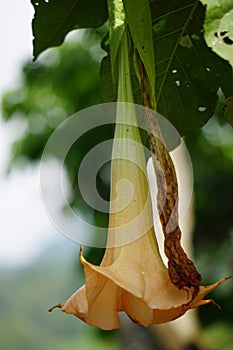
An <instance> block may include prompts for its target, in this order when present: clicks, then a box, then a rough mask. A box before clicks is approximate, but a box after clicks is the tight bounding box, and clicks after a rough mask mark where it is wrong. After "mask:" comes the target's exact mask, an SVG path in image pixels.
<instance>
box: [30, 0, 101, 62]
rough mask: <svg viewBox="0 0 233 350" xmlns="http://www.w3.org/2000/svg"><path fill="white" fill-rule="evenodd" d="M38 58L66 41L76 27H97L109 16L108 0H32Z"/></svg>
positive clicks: (35, 56)
mask: <svg viewBox="0 0 233 350" xmlns="http://www.w3.org/2000/svg"><path fill="white" fill-rule="evenodd" d="M31 2H32V5H33V6H34V9H35V15H34V19H33V21H32V29H33V35H34V40H33V56H34V60H35V59H36V58H37V57H38V55H39V54H40V53H41V52H42V51H44V50H46V49H47V48H50V47H53V46H58V45H60V44H62V42H63V41H64V39H65V36H66V34H68V33H69V32H70V31H71V30H73V29H78V28H95V27H99V26H100V25H102V24H103V23H104V22H105V21H106V20H107V17H108V11H107V1H106V0H66V1H64V0H31Z"/></svg>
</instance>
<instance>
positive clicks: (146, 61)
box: [124, 0, 155, 100]
mask: <svg viewBox="0 0 233 350" xmlns="http://www.w3.org/2000/svg"><path fill="white" fill-rule="evenodd" d="M124 7H125V12H126V17H127V24H128V26H129V30H130V34H131V36H132V41H133V45H134V47H135V49H136V50H137V52H138V54H139V56H140V59H141V61H142V62H143V65H144V67H145V71H146V74H147V77H148V80H149V83H150V90H151V91H154V86H155V63H154V47H153V37H152V23H151V13H150V6H149V1H148V0H134V1H130V0H124ZM153 99H154V97H153V96H152V100H153Z"/></svg>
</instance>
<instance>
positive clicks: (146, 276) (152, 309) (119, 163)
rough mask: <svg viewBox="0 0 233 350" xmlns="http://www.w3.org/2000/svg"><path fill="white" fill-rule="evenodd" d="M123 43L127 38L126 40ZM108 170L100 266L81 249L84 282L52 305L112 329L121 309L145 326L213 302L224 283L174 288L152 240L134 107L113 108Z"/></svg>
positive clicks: (124, 62) (124, 61)
mask: <svg viewBox="0 0 233 350" xmlns="http://www.w3.org/2000/svg"><path fill="white" fill-rule="evenodd" d="M124 40H126V37H125V39H124ZM124 52H125V50H122V51H121V57H120V62H121V66H120V68H121V69H120V68H119V76H120V77H119V82H120V83H119V86H118V97H119V99H118V100H120V101H124V96H122V89H123V90H127V91H129V94H128V96H127V101H131V100H132V99H131V90H130V89H129V88H127V86H124V83H123V82H125V81H126V78H125V77H126V76H127V75H129V63H128V58H127V57H128V56H127V53H126V54H125V56H124ZM116 114H117V115H116V129H115V136H114V143H113V156H112V158H113V160H112V169H111V196H110V216H109V231H108V243H107V248H106V251H105V255H104V257H103V260H102V262H101V264H100V266H96V265H93V264H91V263H89V262H87V261H86V260H85V258H84V257H83V255H82V250H80V261H81V263H82V265H83V268H84V273H85V280H86V283H85V285H84V286H82V287H81V288H80V289H78V290H77V291H76V292H75V293H74V294H73V295H72V296H71V297H70V298H69V299H68V300H67V301H66V302H63V303H61V304H59V305H57V306H56V307H60V308H61V309H62V311H64V312H66V313H68V314H73V315H75V316H77V317H78V318H80V319H81V320H83V321H84V322H86V323H87V324H89V325H92V326H95V327H98V328H101V329H105V330H111V329H115V328H119V327H120V321H119V315H118V312H120V311H124V312H125V313H126V314H127V315H128V316H129V317H130V318H131V319H132V320H133V321H134V322H135V323H137V324H139V325H142V326H144V327H148V326H151V325H153V324H159V323H164V322H168V321H171V320H174V319H176V318H178V317H180V316H182V315H183V314H184V313H185V312H186V311H187V310H189V309H192V308H197V307H199V306H201V305H205V304H208V303H211V302H213V300H211V299H208V300H204V299H203V298H204V297H205V296H206V295H207V294H208V293H209V292H211V291H212V290H214V289H215V288H216V287H218V286H219V285H220V284H222V283H223V282H224V281H225V280H226V278H225V279H222V280H220V281H218V282H216V283H215V284H212V285H210V286H200V287H199V289H198V292H197V293H194V287H191V288H186V289H185V290H184V289H178V288H177V287H176V286H175V285H174V284H173V283H172V282H171V280H170V277H169V273H168V269H167V267H166V266H165V265H164V263H163V261H162V259H161V256H160V253H159V249H158V244H157V241H156V236H155V231H154V227H153V216H152V208H151V201H150V193H149V188H148V180H147V175H146V162H145V156H144V150H143V146H142V143H141V139H140V134H139V131H138V128H137V121H136V116H135V112H134V105H133V104H130V103H124V102H120V103H118V104H117V113H116Z"/></svg>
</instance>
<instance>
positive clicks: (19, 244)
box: [0, 0, 67, 266]
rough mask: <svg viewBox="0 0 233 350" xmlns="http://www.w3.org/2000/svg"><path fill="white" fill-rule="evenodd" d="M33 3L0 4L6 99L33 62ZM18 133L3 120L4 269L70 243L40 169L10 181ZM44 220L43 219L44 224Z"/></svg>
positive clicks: (0, 244) (0, 80) (1, 85)
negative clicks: (52, 213)
mask: <svg viewBox="0 0 233 350" xmlns="http://www.w3.org/2000/svg"><path fill="white" fill-rule="evenodd" d="M33 13H34V10H33V7H32V5H31V2H30V1H29V0H26V1H22V0H21V1H16V0H7V1H1V2H0V27H1V28H0V36H1V56H0V60H1V61H0V62H1V65H0V69H1V70H0V96H2V94H3V92H4V91H6V90H8V89H9V90H11V89H14V88H16V87H17V86H18V84H19V82H20V71H21V66H22V64H23V63H24V62H25V60H27V59H30V58H31V57H32V32H31V20H32V18H33ZM17 132H18V128H17V130H16V128H12V125H8V124H6V123H3V122H2V120H1V118H0V149H1V152H0V266H1V265H10V266H21V265H24V264H26V263H28V262H30V261H32V260H33V259H34V258H35V257H36V256H37V255H38V254H39V253H40V251H41V250H42V249H43V247H44V246H45V245H46V244H48V243H49V242H51V240H52V239H57V240H63V239H64V240H66V241H67V239H65V238H63V237H62V235H61V234H59V233H58V232H57V231H56V229H55V228H54V227H53V225H52V224H51V223H50V221H49V219H48V217H47V215H46V213H45V211H44V208H43V205H42V201H41V196H40V186H39V168H38V167H34V168H33V167H30V166H28V167H27V168H24V169H21V170H15V171H13V172H12V173H11V174H10V176H8V177H6V176H5V175H4V174H5V170H6V165H7V160H8V159H9V150H10V147H9V145H10V143H11V141H12V140H13V139H15V137H17ZM38 218H39V219H38Z"/></svg>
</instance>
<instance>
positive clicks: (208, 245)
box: [1, 31, 233, 350]
mask: <svg viewBox="0 0 233 350" xmlns="http://www.w3.org/2000/svg"><path fill="white" fill-rule="evenodd" d="M101 34H102V33H101ZM95 35H96V34H93V32H91V31H88V32H85V33H83V34H82V36H81V38H80V37H79V40H76V41H73V40H71V41H67V42H66V43H65V44H64V45H63V46H62V47H61V48H59V49H58V48H56V49H51V50H50V51H49V52H47V53H46V54H44V55H42V56H41V58H40V59H39V60H38V62H36V63H31V62H29V63H26V64H25V65H24V67H23V70H22V81H21V85H20V86H19V88H17V89H13V90H12V91H9V92H7V93H6V94H5V96H4V98H3V104H2V106H3V115H4V119H5V120H6V121H8V122H9V121H11V122H12V127H13V126H14V120H15V119H18V120H20V121H22V124H23V125H24V129H23V133H22V134H21V136H20V138H19V139H18V140H16V142H15V143H14V144H13V145H12V159H11V167H12V166H14V165H15V164H17V161H18V160H19V159H21V158H22V157H23V158H24V159H27V160H28V161H29V162H39V160H40V157H41V154H42V152H43V149H44V146H45V144H46V142H47V140H48V138H49V136H50V135H51V133H52V132H53V130H54V129H55V128H56V127H57V126H58V125H59V124H60V123H61V122H62V121H63V120H64V119H65V118H66V117H68V116H70V115H71V114H72V113H74V112H76V111H78V110H81V109H83V108H86V107H89V106H91V105H94V104H97V103H99V83H98V70H99V62H100V60H101V58H102V55H103V53H102V51H101V50H100V49H99V48H97V47H96V44H95V43H96V37H95ZM112 135H113V128H111V127H110V128H109V129H106V130H104V131H103V130H99V131H98V130H97V131H96V130H95V132H94V134H93V133H90V134H89V135H85V142H84V138H83V139H80V140H79V143H76V144H75V145H74V146H73V147H72V149H71V150H70V152H69V154H68V157H67V159H66V163H65V164H66V168H67V172H68V176H69V180H70V182H71V186H72V189H73V197H72V198H71V204H72V205H75V206H77V205H79V206H80V208H81V209H83V211H84V212H85V211H87V210H89V208H87V207H85V204H84V203H83V202H80V193H79V190H78V188H77V186H76V185H75V184H76V176H77V172H76V171H77V166H78V164H79V163H80V162H81V160H82V157H83V156H84V155H85V154H86V152H87V151H88V149H90V148H91V147H93V145H94V144H97V143H98V142H100V141H101V140H104V139H107V138H111V136H112ZM232 136H233V134H232V129H231V127H230V126H229V125H226V124H225V122H224V121H222V120H220V121H219V120H218V119H212V120H211V121H210V122H209V123H208V124H207V126H206V127H205V128H204V129H203V130H201V131H198V132H196V133H193V134H191V135H190V136H188V137H186V143H187V146H188V149H189V152H190V155H191V159H192V163H193V168H194V179H195V188H194V191H195V207H196V228H195V255H196V256H195V260H196V261H197V265H198V268H199V270H200V271H201V272H202V273H203V275H204V276H205V281H204V282H208V283H212V282H214V281H215V280H217V279H219V278H221V277H224V276H225V275H230V274H232V272H233V271H232V266H233V260H232V249H233V220H232V198H233V181H232V178H233V155H232V149H233V137H232ZM98 188H99V191H100V193H101V194H102V195H103V197H104V198H108V193H109V183H106V182H104V181H103V179H101V178H99V180H98ZM95 220H96V221H98V223H99V224H100V225H103V226H106V224H107V217H106V216H102V215H101V214H100V213H98V212H97V213H95ZM102 253H103V252H102V251H101V250H92V251H91V253H90V252H89V256H88V257H87V258H88V259H91V261H93V262H95V263H98V262H99V261H100V260H101V256H102ZM75 259H76V257H75ZM75 259H74V260H75ZM48 269H49V264H48V265H46V268H44V269H41V270H40V271H38V275H37V274H36V275H35V273H33V274H32V272H30V271H28V272H25V275H24V276H19V278H18V277H15V279H14V283H13V282H12V280H13V277H12V276H11V279H7V278H5V277H4V278H3V277H1V285H2V286H3V288H2V292H1V293H2V294H1V306H2V307H3V311H2V314H1V317H3V319H4V320H6V322H5V323H4V325H3V328H2V332H3V333H2V334H3V335H1V337H4V334H5V336H6V334H8V336H9V330H14V332H15V333H14V335H15V336H14V337H10V338H9V339H8V340H7V341H8V343H7V341H6V343H5V344H6V345H7V346H6V348H9V349H14V348H17V349H20V347H18V344H19V343H20V342H21V340H22V344H24V346H23V348H24V349H32V348H33V349H38V350H40V349H41V350H42V349H45V348H49V347H50V346H53V347H56V349H58V350H59V349H61V350H62V349H65V348H66V349H77V348H79V346H80V348H82V349H85V348H87V347H88V349H89V348H90V347H91V348H92V349H97V350H98V349H99V348H103V349H104V346H103V343H102V342H101V340H97V338H96V334H95V332H94V331H93V330H91V331H90V332H91V335H90V336H89V333H88V344H87V343H86V333H85V332H87V331H86V328H85V327H82V326H81V322H80V321H77V322H73V319H72V318H69V317H64V315H61V317H60V316H57V314H56V316H51V315H49V317H50V319H51V317H52V318H53V321H55V320H57V321H56V322H57V326H54V327H55V328H54V329H53V330H52V333H50V331H49V333H48V329H47V326H46V325H47V322H51V321H48V316H46V317H45V316H44V312H45V308H46V309H47V308H48V307H49V306H51V305H50V300H51V304H53V303H54V291H56V290H57V291H58V290H59V291H60V293H59V296H60V294H61V293H63V292H62V291H63V290H64V285H69V283H70V280H69V278H68V279H67V280H68V281H67V284H66V282H65V280H64V276H66V275H67V270H66V271H65V270H63V275H62V276H63V278H62V279H61V281H60V282H61V283H60V284H59V285H56V283H58V281H57V279H56V280H55V279H54V281H53V279H52V276H53V275H56V273H58V272H57V271H58V270H59V269H60V267H59V268H57V266H56V267H55V269H56V271H54V270H53V271H50V272H51V273H48ZM64 269H65V268H64ZM76 273H77V271H76ZM78 273H79V272H78ZM59 274H62V271H61V270H59ZM45 276H48V278H49V280H48V281H47V282H46V281H45ZM66 277H67V276H66ZM33 281H36V282H35V283H33ZM15 283H16V284H15ZM41 285H45V286H46V285H47V286H49V287H48V288H49V291H48V290H46V289H44V290H41V287H40V286H41ZM71 285H72V286H73V287H74V289H76V287H77V285H76V284H75V286H74V284H73V283H71ZM37 287H38V288H37ZM46 288H47V287H46ZM52 291H53V293H51V292H52ZM232 292H233V284H232V282H231V281H230V282H228V283H226V285H224V286H222V287H220V288H219V289H217V290H216V291H215V292H214V293H213V296H214V297H215V299H216V301H217V302H218V303H219V304H220V305H221V306H222V310H221V311H219V310H218V309H217V308H214V307H212V308H211V312H210V311H209V308H208V307H206V308H201V309H200V310H199V314H200V318H201V321H202V324H203V326H205V327H207V326H208V327H210V325H212V326H213V328H214V325H215V324H216V329H218V327H220V328H221V327H223V328H224V327H225V328H224V331H225V332H228V330H229V328H230V327H232V325H233V304H232V302H231V297H232ZM15 293H16V294H17V295H16V297H17V299H18V300H25V301H24V302H20V303H17V309H15V306H14V308H13V305H15ZM25 293H26V295H25ZM49 293H51V294H53V298H51V294H49ZM70 294H71V293H70V291H67V290H65V291H64V298H66V297H67V295H70ZM59 296H58V301H60V300H59ZM24 298H25V299H24ZM28 300H30V304H31V305H32V307H31V308H28V306H27V304H28ZM45 300H46V306H45V305H44V302H45ZM55 302H56V300H55ZM41 303H42V304H43V305H42V304H41ZM34 307H35V312H34V311H33V308H34ZM27 313H30V315H27ZM10 315H11V316H10ZM9 317H11V318H9ZM26 317H29V318H28V319H29V320H33V321H30V322H28V321H26ZM44 317H45V319H44ZM220 321H221V324H220V326H219V323H218V322H220ZM50 326H51V325H50ZM56 327H57V328H56ZM7 329H8V330H7ZM49 329H50V328H49ZM206 329H207V330H208V328H206ZM38 330H39V331H38ZM89 330H90V328H89V327H88V332H89ZM76 331H77V337H76V336H74V333H75V332H76ZM7 332H8V333H7ZM71 333H72V335H71V336H70V334H71ZM223 333H224V332H223ZM221 334H222V333H221ZM43 339H46V340H45V341H46V344H45V343H43ZM219 339H220V338H219ZM92 340H93V343H92ZM56 341H57V343H55V342H56ZM89 341H90V342H89ZM108 341H109V343H108V342H107V343H106V344H108V345H106V346H107V347H105V348H106V349H107V348H108V349H109V350H111V349H115V348H116V345H114V344H115V343H112V341H111V340H108ZM216 344H217V340H216ZM219 344H221V342H220V340H219Z"/></svg>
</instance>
